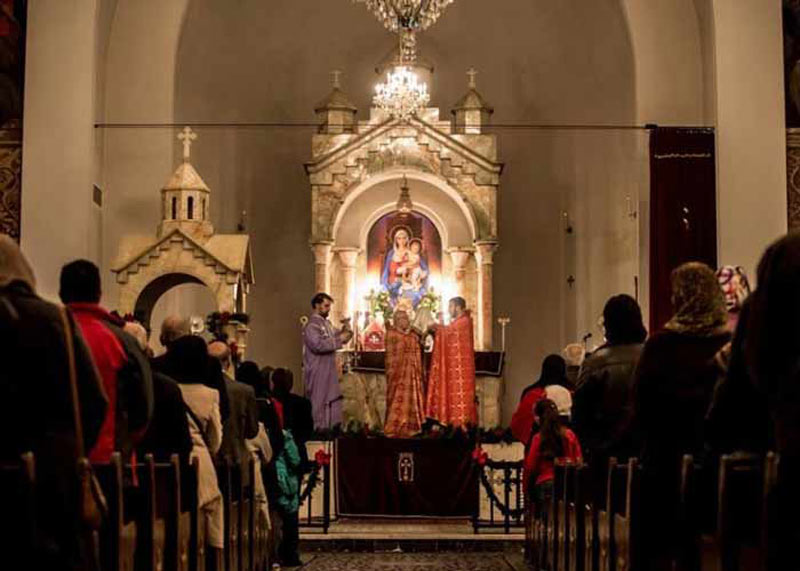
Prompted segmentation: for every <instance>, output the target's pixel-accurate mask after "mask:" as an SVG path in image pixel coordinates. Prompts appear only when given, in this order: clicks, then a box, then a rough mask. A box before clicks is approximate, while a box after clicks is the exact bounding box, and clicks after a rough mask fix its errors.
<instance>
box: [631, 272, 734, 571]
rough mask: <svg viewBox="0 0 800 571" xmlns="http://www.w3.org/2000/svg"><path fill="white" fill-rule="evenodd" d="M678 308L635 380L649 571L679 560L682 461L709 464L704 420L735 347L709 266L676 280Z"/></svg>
mask: <svg viewBox="0 0 800 571" xmlns="http://www.w3.org/2000/svg"><path fill="white" fill-rule="evenodd" d="M672 304H673V306H674V308H675V314H674V316H673V317H672V319H670V320H669V321H668V322H667V324H666V325H665V326H664V329H663V330H662V331H659V332H658V333H656V334H655V335H653V336H651V337H650V339H648V340H647V342H646V343H645V346H644V350H643V351H642V356H641V358H640V360H639V365H638V368H637V371H636V378H635V380H634V391H635V426H636V429H637V430H638V434H637V436H638V437H639V438H640V439H641V442H642V456H641V459H642V462H643V465H644V471H643V495H644V499H643V501H644V505H643V510H642V512H643V518H644V520H645V521H643V522H642V523H643V525H642V526H641V529H642V545H643V549H644V557H643V564H646V565H647V566H646V567H645V568H646V569H665V568H669V566H670V565H671V561H672V560H673V558H674V556H675V553H674V544H673V542H674V540H675V533H674V530H675V529H676V527H675V526H676V525H677V522H678V519H677V518H678V514H677V512H676V509H677V506H678V492H679V482H680V466H681V458H682V457H683V455H684V454H692V455H693V456H694V457H695V460H696V461H697V462H698V463H702V461H703V458H704V456H705V446H704V444H705V438H704V436H705V432H704V422H705V416H706V411H707V410H708V406H709V403H710V401H711V395H712V392H713V389H714V386H715V384H716V382H717V379H718V376H719V369H718V367H717V366H716V363H715V356H716V354H717V352H718V351H719V350H720V349H721V348H722V347H723V346H724V345H725V344H726V343H728V341H730V332H729V331H728V312H727V310H726V309H725V300H724V298H723V296H722V291H721V290H720V288H719V284H718V283H717V278H716V276H715V275H714V272H713V270H711V268H709V267H708V266H706V265H705V264H701V263H698V262H690V263H687V264H684V265H682V266H680V267H679V268H677V269H676V270H674V271H673V272H672Z"/></svg>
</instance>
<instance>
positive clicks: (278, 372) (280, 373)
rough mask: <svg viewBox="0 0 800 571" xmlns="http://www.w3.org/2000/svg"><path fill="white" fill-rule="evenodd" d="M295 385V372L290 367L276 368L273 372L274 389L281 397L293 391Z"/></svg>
mask: <svg viewBox="0 0 800 571" xmlns="http://www.w3.org/2000/svg"><path fill="white" fill-rule="evenodd" d="M293 386H294V374H293V373H292V372H291V371H290V370H289V369H283V368H279V369H275V370H274V371H273V372H272V390H273V391H274V392H275V394H276V395H278V396H279V397H283V396H286V395H288V394H289V393H291V392H292V387H293Z"/></svg>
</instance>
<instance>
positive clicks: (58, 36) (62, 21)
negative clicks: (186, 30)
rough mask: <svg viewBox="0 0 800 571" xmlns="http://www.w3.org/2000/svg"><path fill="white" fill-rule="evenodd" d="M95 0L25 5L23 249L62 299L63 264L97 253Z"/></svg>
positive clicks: (46, 286)
mask: <svg viewBox="0 0 800 571" xmlns="http://www.w3.org/2000/svg"><path fill="white" fill-rule="evenodd" d="M96 11H97V1H96V0H73V1H72V2H65V1H63V0H38V1H36V2H30V3H29V5H28V39H27V53H26V70H25V115H24V125H23V128H24V130H23V147H22V154H23V157H24V160H23V162H22V248H23V251H24V252H25V254H26V255H27V256H28V258H29V260H30V261H31V263H32V264H33V267H34V268H35V271H36V276H37V281H38V289H39V291H40V293H41V294H42V295H44V296H46V297H50V298H54V299H56V298H57V294H58V274H59V271H60V268H61V266H62V265H63V264H64V263H65V262H68V261H70V260H72V259H74V258H77V257H84V258H96V253H97V251H98V245H97V242H98V233H97V232H96V231H95V230H96V221H95V220H94V219H93V210H92V183H93V181H94V164H95V155H94V153H95V148H94V130H93V122H94V109H95V107H94V105H95V101H94V89H95V83H94V81H95V30H96V28H95V16H96Z"/></svg>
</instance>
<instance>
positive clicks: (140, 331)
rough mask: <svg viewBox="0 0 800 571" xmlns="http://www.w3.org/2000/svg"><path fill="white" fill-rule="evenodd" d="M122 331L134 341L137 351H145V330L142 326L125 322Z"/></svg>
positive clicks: (135, 322) (134, 322)
mask: <svg viewBox="0 0 800 571" xmlns="http://www.w3.org/2000/svg"><path fill="white" fill-rule="evenodd" d="M122 329H123V330H124V331H125V333H127V334H128V335H130V336H131V337H133V338H134V339H136V343H137V344H138V345H139V349H141V350H142V351H146V350H147V330H146V329H145V328H144V325H142V324H141V323H139V322H137V321H126V322H125V325H124V326H123V327H122Z"/></svg>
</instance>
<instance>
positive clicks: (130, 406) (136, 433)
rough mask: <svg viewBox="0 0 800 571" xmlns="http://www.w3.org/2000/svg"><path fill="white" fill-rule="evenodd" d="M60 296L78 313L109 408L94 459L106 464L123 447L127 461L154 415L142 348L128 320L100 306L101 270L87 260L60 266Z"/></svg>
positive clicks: (95, 448)
mask: <svg viewBox="0 0 800 571" xmlns="http://www.w3.org/2000/svg"><path fill="white" fill-rule="evenodd" d="M59 295H60V296H61V301H63V302H64V303H65V304H67V306H68V307H69V309H70V311H71V312H72V313H73V315H74V316H75V320H76V321H77V322H78V325H79V327H80V329H81V333H82V334H83V337H84V338H85V339H86V342H87V344H88V345H89V350H90V351H91V352H92V357H93V359H94V362H95V365H96V366H97V369H98V372H99V373H100V377H101V379H102V381H103V387H104V389H105V392H106V395H107V397H108V401H109V408H108V411H107V412H106V417H105V419H104V422H103V427H102V429H101V431H100V438H99V440H98V442H97V444H96V445H95V446H94V448H93V449H92V450H91V452H90V453H89V459H90V460H91V461H92V462H108V461H109V459H110V458H111V454H112V453H113V452H114V451H116V450H119V451H120V452H121V453H122V457H123V458H124V459H126V460H127V459H128V458H129V457H130V455H131V453H132V452H133V449H134V446H135V444H136V443H137V442H138V441H139V440H140V439H141V437H142V436H143V435H144V431H145V430H146V429H147V424H148V423H149V422H150V417H151V415H152V414H153V378H152V374H151V372H150V365H149V363H148V362H147V358H146V357H145V355H144V353H143V352H142V350H141V349H140V348H139V345H138V344H137V343H136V340H135V339H133V338H132V337H131V336H130V335H128V334H127V333H125V332H124V331H123V330H122V327H123V326H124V322H123V321H122V320H120V319H119V318H117V317H114V316H113V315H111V314H110V313H109V312H107V311H106V310H105V309H103V308H102V307H101V306H100V298H101V295H102V293H101V288H100V272H99V270H98V269H97V266H95V265H94V264H93V263H92V262H90V261H88V260H76V261H74V262H71V263H69V264H67V265H66V266H64V267H63V268H62V269H61V284H60V291H59Z"/></svg>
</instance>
